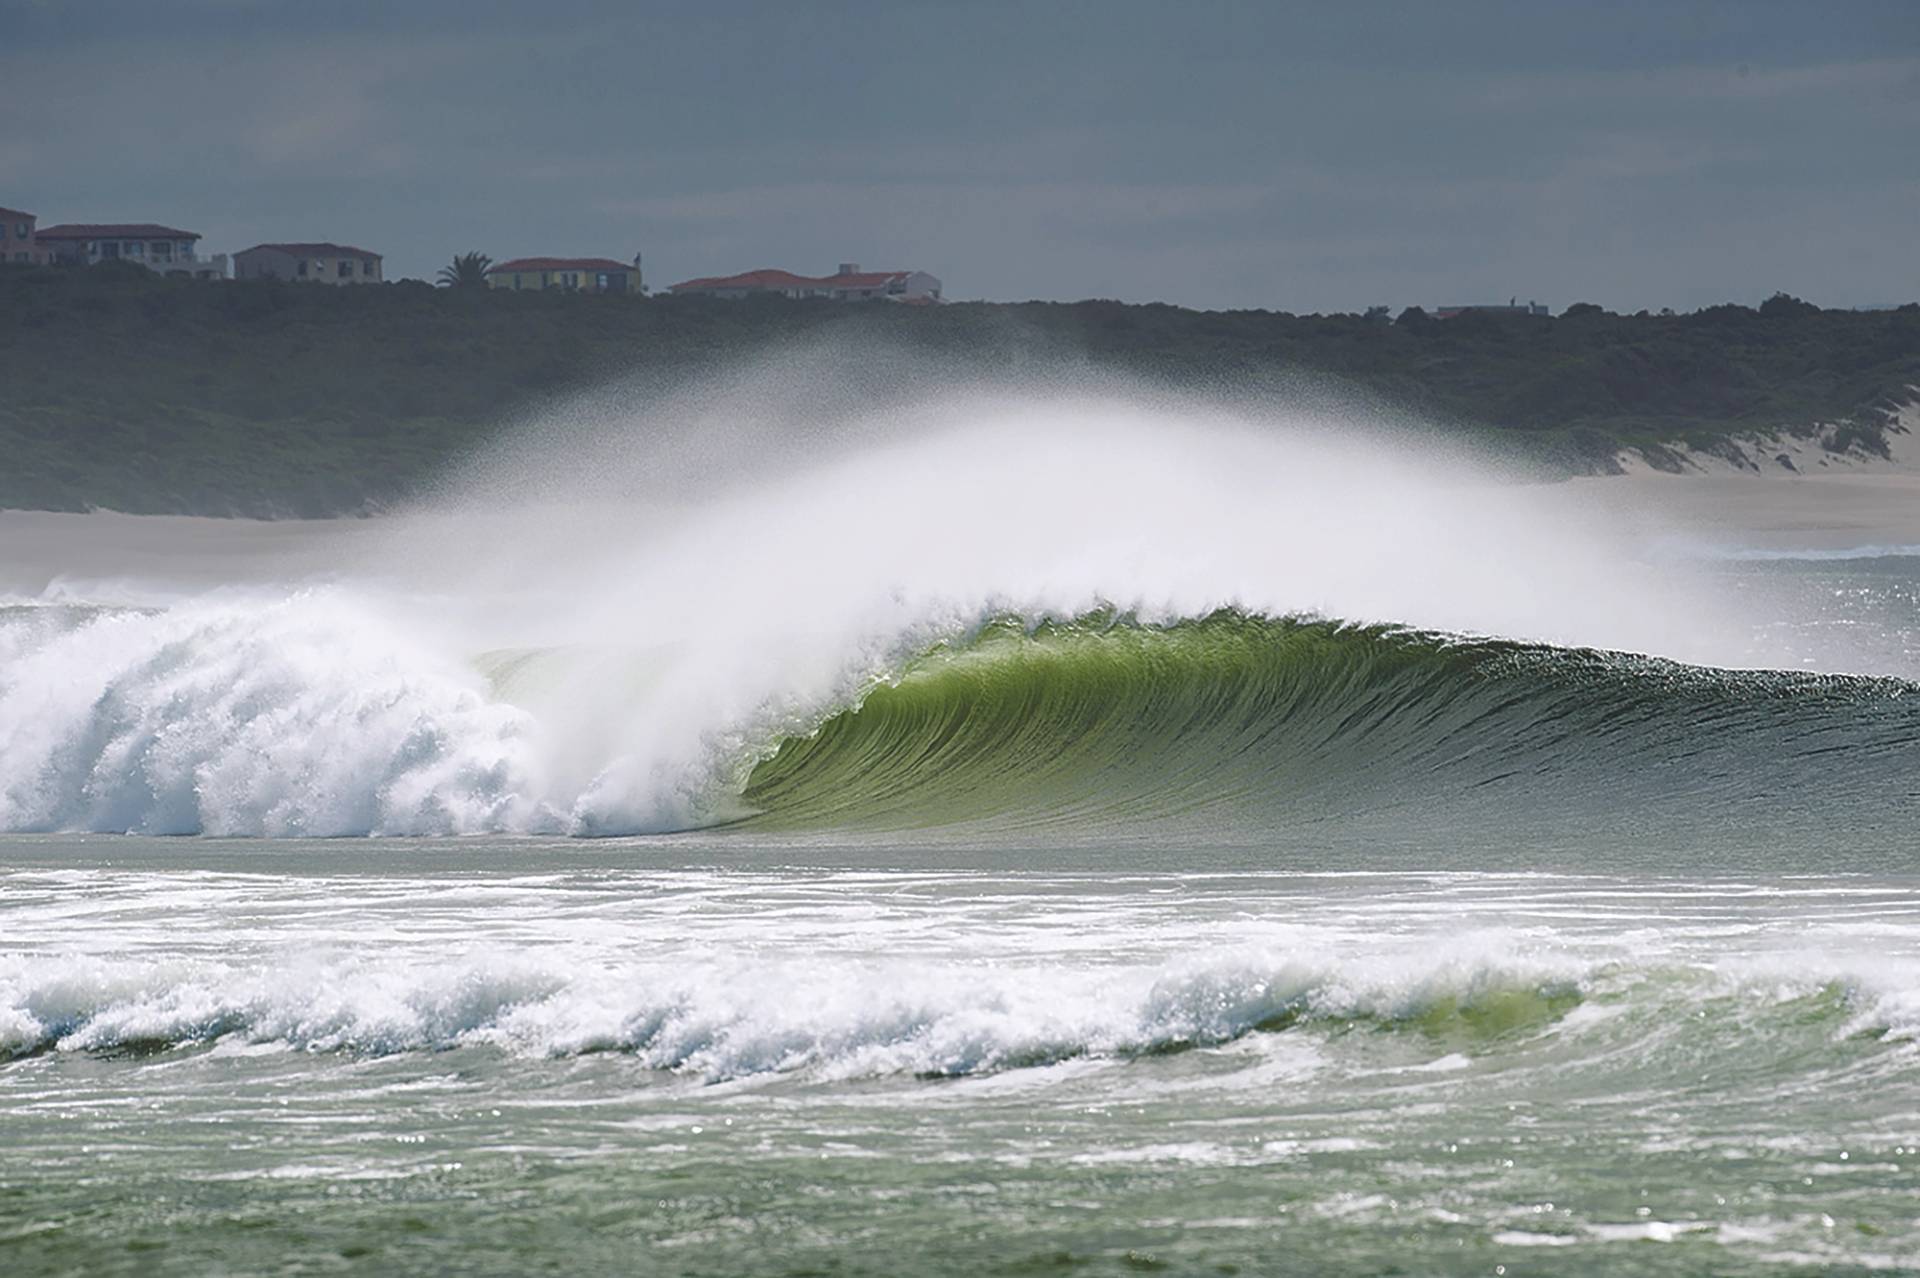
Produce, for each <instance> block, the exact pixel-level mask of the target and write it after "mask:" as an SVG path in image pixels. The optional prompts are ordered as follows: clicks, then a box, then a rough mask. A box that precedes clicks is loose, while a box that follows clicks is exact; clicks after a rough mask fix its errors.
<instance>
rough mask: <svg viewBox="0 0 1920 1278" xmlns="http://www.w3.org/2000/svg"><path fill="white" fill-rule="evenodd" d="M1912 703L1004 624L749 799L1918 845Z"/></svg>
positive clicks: (1852, 684) (1440, 829)
mask: <svg viewBox="0 0 1920 1278" xmlns="http://www.w3.org/2000/svg"><path fill="white" fill-rule="evenodd" d="M1913 691H1914V690H1913V689H1912V688H1911V687H1910V686H1908V685H1905V684H1901V683H1898V682H1894V681H1889V680H1874V679H1860V678H1846V677H1831V676H1805V675H1792V674H1781V673H1773V672H1762V673H1738V672H1721V671H1706V670H1700V669H1697V668H1692V667H1685V666H1679V665H1675V664H1672V663H1669V662H1662V661H1656V660H1651V659H1641V658H1632V657H1625V656H1620V655H1616V654H1604V653H1598V652H1589V651H1579V650H1572V651H1570V650H1563V649H1551V648H1540V647H1532V646H1528V645H1521V644H1514V643H1507V642H1498V641H1462V640H1450V639H1445V638H1440V637H1436V636H1432V635H1424V634H1417V633H1410V632H1407V631H1404V630H1395V629H1390V628H1384V627H1372V628H1363V627H1354V626H1346V625H1341V624H1337V623H1331V622H1320V621H1304V620H1297V619H1270V618H1262V617H1249V616H1243V615H1240V614H1237V613H1231V612H1222V613H1217V614H1214V615H1212V616H1209V617H1206V618H1204V619H1200V620H1194V621H1186V622H1180V623H1176V624H1171V625H1150V624H1143V623H1138V622H1134V621H1131V620H1129V619H1126V618H1119V617H1114V616H1110V615H1094V616H1088V617H1083V618H1080V619H1077V620H1074V621H1070V622H1058V623H1055V622H1049V623H1045V624H1041V625H1039V626H1037V627H1033V628H1031V629H1029V628H1028V627H1027V626H1026V625H1025V624H1023V623H1022V622H1020V621H1018V620H1005V621H1001V622H998V623H995V624H993V625H990V626H988V627H986V628H985V629H984V630H983V631H982V632H980V633H979V634H978V635H977V636H975V637H973V638H972V639H970V640H968V641H965V642H960V643H955V644H951V645H946V646H942V647H940V648H937V649H935V650H934V651H932V652H929V653H927V654H926V655H925V656H924V657H923V658H922V659H921V660H919V661H918V662H917V663H915V664H914V665H913V666H912V667H911V668H909V669H908V670H907V671H905V673H904V674H903V675H902V676H901V677H900V678H899V679H898V680H897V682H894V683H892V684H889V685H885V686H881V687H878V688H876V689H875V690H873V691H872V692H871V693H870V694H869V695H868V696H867V697H866V698H865V699H864V701H863V702H862V703H861V704H860V705H859V706H858V707H856V708H853V709H850V710H847V711H845V712H843V713H841V714H838V715H836V716H834V717H833V718H831V719H829V720H828V721H827V722H825V723H824V724H823V725H822V726H821V727H820V728H819V729H818V730H817V731H816V732H814V733H812V734H811V735H809V736H806V737H795V738H790V739H788V740H786V741H785V742H783V743H782V744H781V745H780V746H779V748H778V750H777V751H776V752H775V753H774V754H773V755H772V756H771V757H770V758H768V759H766V760H765V761H763V762H762V763H760V764H759V765H758V766H757V767H756V768H755V769H754V770H753V772H752V774H751V776H750V777H749V779H748V781H747V784H746V787H745V790H744V795H743V797H744V799H745V800H746V802H747V803H749V804H750V805H751V806H752V807H753V808H755V809H756V810H757V812H758V815H757V816H755V817H754V818H752V819H751V821H750V822H749V824H751V825H753V826H756V827H759V828H779V829H807V828H813V829H821V828H837V829H867V830H906V829H915V830H931V829H937V828H941V827H952V828H954V829H956V830H958V831H964V832H969V833H973V834H985V833H987V832H989V831H995V832H999V833H1005V834H1013V833H1023V832H1024V833H1033V834H1045V835H1046V837H1047V838H1048V839H1049V840H1052V839H1056V838H1059V837H1063V836H1071V835H1074V834H1080V833H1084V834H1088V835H1090V836H1091V835H1096V834H1097V835H1098V837H1100V838H1101V839H1104V840H1111V839H1113V838H1115V837H1120V838H1125V837H1127V836H1128V835H1129V834H1131V833H1138V834H1140V835H1142V836H1149V837H1164V836H1165V835H1166V834H1167V833H1169V832H1171V831H1178V832H1181V833H1183V834H1186V835H1188V836H1195V837H1202V838H1206V839H1210V840H1214V841H1218V842H1222V843H1230V844H1238V843H1246V842H1249V841H1263V840H1276V839H1279V840H1285V839H1292V840H1295V841H1298V840H1300V839H1301V838H1303V837H1304V838H1309V839H1319V840H1331V841H1338V840H1351V839H1359V840H1373V841H1380V842H1396V841H1398V842H1420V841H1423V840H1424V841H1431V839H1432V838H1433V837H1435V836H1437V835H1440V834H1445V835H1446V836H1447V837H1448V838H1450V839H1455V840H1457V839H1459V838H1461V837H1466V838H1469V839H1471V838H1472V837H1474V836H1475V835H1476V833H1483V834H1484V835H1485V836H1486V837H1487V838H1488V839H1490V840H1492V839H1497V838H1514V837H1519V838H1524V839H1526V840H1528V841H1531V842H1533V843H1536V844H1538V843H1542V842H1547V843H1552V842H1556V841H1566V840H1567V839H1571V838H1575V837H1576V836H1575V835H1573V834H1571V833H1569V832H1572V831H1578V832H1580V833H1579V835H1578V836H1577V837H1578V838H1583V839H1584V838H1589V837H1591V836H1593V835H1594V834H1596V833H1598V834H1600V835H1603V836H1605V837H1607V838H1611V839H1614V840H1618V839H1621V838H1627V839H1634V840H1639V841H1642V842H1644V841H1647V840H1649V839H1651V840H1654V841H1656V842H1658V841H1665V842H1668V843H1673V844H1676V845H1680V844H1684V845H1686V846H1688V847H1691V848H1697V847H1698V846H1699V845H1700V844H1702V843H1710V842H1712V841H1714V840H1715V839H1717V838H1733V839H1746V840H1748V842H1749V844H1750V843H1751V841H1752V840H1753V839H1754V838H1759V837H1764V836H1765V835H1766V834H1767V833H1768V832H1769V831H1778V830H1780V829H1781V828H1782V827H1784V826H1786V825H1795V826H1798V825H1805V824H1808V823H1811V824H1812V825H1813V826H1814V827H1816V828H1823V829H1829V830H1830V829H1833V828H1835V826H1834V824H1833V823H1835V822H1841V823H1843V824H1850V825H1851V827H1852V828H1851V836H1852V838H1853V839H1854V842H1855V845H1856V846H1857V847H1858V848H1861V849H1866V848H1871V847H1873V846H1878V845H1879V844H1880V843H1882V842H1887V841H1888V840H1890V839H1891V838H1892V837H1893V835H1894V834H1895V833H1897V832H1904V831H1910V830H1911V829H1913V828H1914V825H1913V820H1912V818H1913V817H1914V816H1915V815H1917V814H1916V811H1915V802H1914V800H1915V794H1914V789H1915V787H1914V785H1913V778H1914V777H1915V776H1916V775H1920V772H1916V769H1915V763H1916V761H1917V760H1920V697H1916V696H1914V695H1911V694H1912V693H1913ZM1869 817H1870V818H1871V819H1870V820H1869ZM1888 846H1893V844H1892V843H1890V842H1888Z"/></svg>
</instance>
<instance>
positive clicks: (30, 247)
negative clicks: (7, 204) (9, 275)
mask: <svg viewBox="0 0 1920 1278" xmlns="http://www.w3.org/2000/svg"><path fill="white" fill-rule="evenodd" d="M38 220H39V219H38V218H36V217H34V215H33V214H31V213H23V212H21V211H20V210H19V209H0V262H10V263H12V264H14V265H16V266H31V265H38V264H39V263H41V262H44V261H46V250H45V249H43V248H41V247H40V243H39V240H38V239H37V237H36V236H35V235H34V231H33V226H34V223H35V222H37V221H38Z"/></svg>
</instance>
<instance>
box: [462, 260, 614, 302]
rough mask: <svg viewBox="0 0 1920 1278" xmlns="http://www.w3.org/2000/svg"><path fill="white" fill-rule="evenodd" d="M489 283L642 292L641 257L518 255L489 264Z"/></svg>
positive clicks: (518, 288)
mask: <svg viewBox="0 0 1920 1278" xmlns="http://www.w3.org/2000/svg"><path fill="white" fill-rule="evenodd" d="M487 287H488V288H503V289H509V290H513V291H532V292H540V291H542V290H545V289H557V290H559V291H561V292H566V293H632V294H633V295H635V296H636V297H637V296H639V294H640V293H641V291H642V289H641V280H640V259H639V258H637V257H636V258H634V260H633V261H632V262H631V263H627V262H616V261H614V260H613V259H612V258H610V257H516V258H514V259H513V260H512V261H511V262H500V263H498V264H496V265H494V266H489V267H488V268H487Z"/></svg>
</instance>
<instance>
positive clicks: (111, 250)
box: [100, 240, 120, 257]
mask: <svg viewBox="0 0 1920 1278" xmlns="http://www.w3.org/2000/svg"><path fill="white" fill-rule="evenodd" d="M100 256H101V257H119V256H120V245H119V244H118V243H116V242H115V241H113V240H101V241H100Z"/></svg>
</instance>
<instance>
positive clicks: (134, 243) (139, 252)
mask: <svg viewBox="0 0 1920 1278" xmlns="http://www.w3.org/2000/svg"><path fill="white" fill-rule="evenodd" d="M120 251H121V252H123V253H125V254H126V255H127V256H128V257H145V256H146V255H147V246H146V245H145V244H143V243H141V242H140V241H139V240H128V241H127V242H126V243H125V244H122V245H121V246H120Z"/></svg>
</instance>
